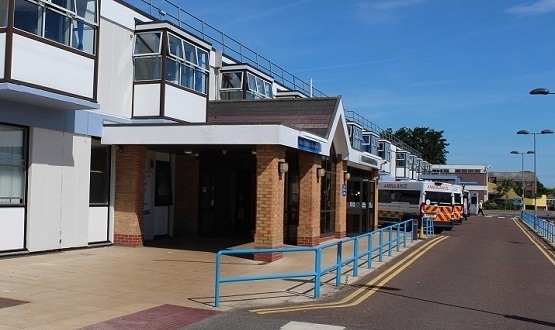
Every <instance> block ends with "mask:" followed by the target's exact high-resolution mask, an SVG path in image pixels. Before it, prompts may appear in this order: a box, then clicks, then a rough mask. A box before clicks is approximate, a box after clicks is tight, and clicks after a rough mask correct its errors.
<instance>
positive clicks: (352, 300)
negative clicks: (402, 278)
mask: <svg viewBox="0 0 555 330" xmlns="http://www.w3.org/2000/svg"><path fill="white" fill-rule="evenodd" d="M447 237H448V236H438V237H435V238H433V239H431V240H430V241H427V242H426V243H425V244H424V245H423V246H421V247H419V248H418V249H416V250H415V251H413V252H412V253H411V254H409V255H408V256H407V257H405V258H402V259H400V260H399V262H397V263H396V264H394V265H393V266H392V267H390V268H389V269H387V270H386V271H385V272H383V273H381V274H380V275H378V276H376V277H375V278H372V279H371V280H370V281H369V282H367V283H365V284H362V285H360V288H359V289H357V290H355V291H354V292H353V293H351V294H350V295H348V296H347V297H345V298H343V299H342V300H340V301H336V302H331V303H322V304H308V305H299V306H286V307H276V308H261V309H252V310H250V312H252V313H257V314H274V313H285V312H294V311H301V310H313V309H326V308H345V307H352V306H356V305H358V304H360V303H361V302H363V301H364V300H366V299H368V298H369V297H370V296H372V295H373V294H374V293H376V292H378V290H379V289H381V288H382V287H383V286H385V285H386V284H387V283H388V282H389V281H390V280H391V279H393V278H394V277H395V276H397V275H398V274H399V273H401V272H402V271H403V270H405V268H407V267H408V266H409V265H411V264H412V263H413V262H415V261H416V260H417V259H418V258H420V257H421V256H422V255H423V254H424V253H426V252H428V251H429V250H430V249H432V248H433V247H434V246H436V245H437V244H439V243H440V242H442V241H443V240H445V239H447Z"/></svg>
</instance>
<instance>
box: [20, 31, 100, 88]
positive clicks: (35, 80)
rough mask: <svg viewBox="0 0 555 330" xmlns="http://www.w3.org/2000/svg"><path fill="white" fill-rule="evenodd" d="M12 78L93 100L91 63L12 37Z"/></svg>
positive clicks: (82, 57) (77, 56) (92, 69)
mask: <svg viewBox="0 0 555 330" xmlns="http://www.w3.org/2000/svg"><path fill="white" fill-rule="evenodd" d="M12 78H13V79H16V80H21V81H25V82H28V83H32V84H35V85H39V86H45V87H48V88H53V89H56V90H60V91H64V92H66V93H71V94H74V95H77V96H82V97H87V98H92V97H93V85H94V60H93V59H91V58H87V57H84V56H81V55H77V54H75V53H72V52H68V51H66V50H63V49H61V48H57V47H54V46H51V45H47V44H45V43H42V42H38V41H36V40H33V39H30V38H26V37H22V36H20V35H17V34H14V35H13V49H12Z"/></svg>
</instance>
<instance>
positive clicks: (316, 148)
mask: <svg viewBox="0 0 555 330" xmlns="http://www.w3.org/2000/svg"><path fill="white" fill-rule="evenodd" d="M297 146H298V148H299V149H300V150H304V151H309V152H314V153H320V152H321V151H322V145H321V144H320V142H316V141H312V140H309V139H307V138H304V137H300V136H299V140H298V143H297Z"/></svg>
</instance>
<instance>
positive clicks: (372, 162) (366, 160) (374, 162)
mask: <svg viewBox="0 0 555 330" xmlns="http://www.w3.org/2000/svg"><path fill="white" fill-rule="evenodd" d="M360 161H361V162H363V163H366V164H370V165H375V166H378V161H377V160H375V159H374V158H370V157H366V156H360Z"/></svg>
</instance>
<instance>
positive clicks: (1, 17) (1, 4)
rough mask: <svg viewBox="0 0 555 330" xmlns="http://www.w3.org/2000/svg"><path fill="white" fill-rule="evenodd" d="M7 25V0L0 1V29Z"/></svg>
mask: <svg viewBox="0 0 555 330" xmlns="http://www.w3.org/2000/svg"><path fill="white" fill-rule="evenodd" d="M6 25H8V0H0V27H6Z"/></svg>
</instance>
